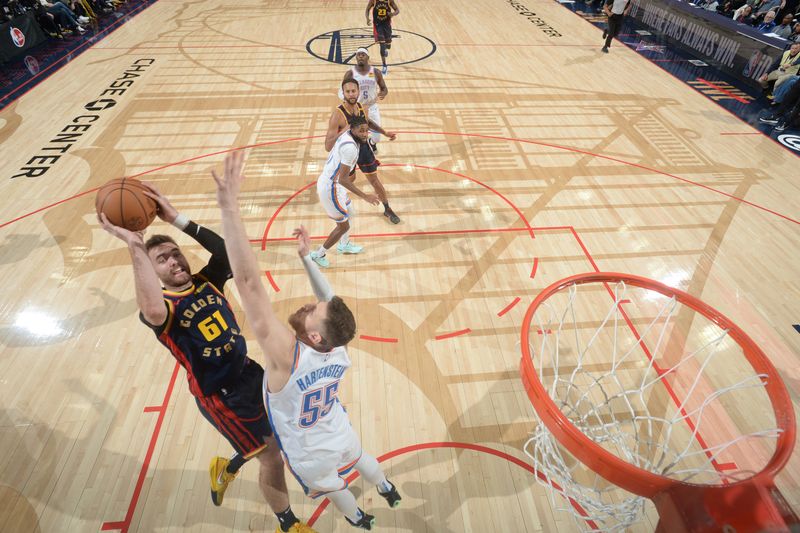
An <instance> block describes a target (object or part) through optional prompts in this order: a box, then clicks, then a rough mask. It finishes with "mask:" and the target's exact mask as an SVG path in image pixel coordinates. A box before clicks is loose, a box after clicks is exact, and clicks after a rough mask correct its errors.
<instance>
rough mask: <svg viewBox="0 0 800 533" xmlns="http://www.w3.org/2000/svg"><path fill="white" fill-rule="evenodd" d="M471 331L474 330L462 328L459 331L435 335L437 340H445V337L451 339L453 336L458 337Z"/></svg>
mask: <svg viewBox="0 0 800 533" xmlns="http://www.w3.org/2000/svg"><path fill="white" fill-rule="evenodd" d="M471 331H472V330H471V329H469V328H466V329H460V330H458V331H452V332H450V333H443V334H441V335H436V337H434V339H436V340H437V341H441V340H444V339H450V338H452V337H458V336H459V335H466V334H467V333H470V332H471Z"/></svg>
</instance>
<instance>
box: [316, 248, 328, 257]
mask: <svg viewBox="0 0 800 533" xmlns="http://www.w3.org/2000/svg"><path fill="white" fill-rule="evenodd" d="M326 253H328V250H326V249H325V247H324V246H320V247H319V250H317V251H316V252H314V255H315V256H317V257H324V256H325V254H326Z"/></svg>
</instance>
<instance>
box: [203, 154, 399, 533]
mask: <svg viewBox="0 0 800 533" xmlns="http://www.w3.org/2000/svg"><path fill="white" fill-rule="evenodd" d="M243 162H244V158H243V155H242V152H234V153H231V154H228V155H227V156H226V157H225V172H224V174H223V175H222V176H218V175H217V174H216V172H213V171H212V174H213V176H214V181H215V182H216V184H217V203H218V204H219V206H220V210H221V212H222V229H223V234H224V236H225V248H226V250H227V252H228V259H229V261H230V265H231V270H232V271H233V279H234V281H235V282H236V287H237V288H238V289H239V294H240V297H241V303H242V307H243V308H244V311H245V313H246V314H247V319H248V322H249V324H250V327H251V328H252V330H253V334H254V336H255V338H256V340H258V344H259V346H260V347H261V351H262V352H263V353H264V356H265V360H264V363H265V364H264V367H265V374H264V397H265V403H266V406H267V415H268V417H269V420H270V424H272V429H273V432H274V434H275V436H276V439H277V441H278V444H279V446H280V447H281V450H282V452H283V454H284V459H285V461H286V463H287V465H288V466H289V469H290V470H291V471H292V473H293V474H295V477H297V479H298V481H299V482H300V484H301V485H302V486H303V488H304V490H305V491H306V493H307V494H309V495H311V496H312V497H318V496H321V495H323V494H324V495H326V496H327V497H328V498H329V499H330V500H331V501H332V502H333V503H334V505H335V506H336V507H337V508H338V509H339V510H340V511H341V512H342V513H343V514H344V515H345V518H346V519H347V521H348V522H349V523H350V524H351V525H353V526H355V527H358V528H361V529H366V530H370V529H372V526H373V524H374V522H375V517H374V516H372V515H369V514H366V513H365V512H364V511H362V510H361V509H359V508H358V504H357V503H356V499H355V496H353V494H352V493H351V492H350V491H349V490H348V489H347V482H346V481H345V480H344V479H343V478H342V475H343V474H344V472H346V471H347V470H349V469H351V468H355V469H356V470H358V472H359V473H360V474H361V475H362V476H363V477H364V479H366V480H367V481H369V482H370V483H373V484H375V485H376V486H377V487H378V494H380V495H381V496H382V497H383V498H384V499H385V500H386V501H387V502H388V503H389V505H390V506H392V507H395V506H397V505H398V504H399V503H400V500H401V497H400V494H399V493H398V492H397V489H396V488H395V486H394V485H393V484H392V483H390V482H389V481H388V480H387V479H386V476H385V475H384V474H383V472H382V471H381V468H380V465H379V464H378V462H377V461H376V460H375V458H374V457H372V456H371V455H369V454H368V453H365V452H364V451H363V450H362V449H361V443H360V441H359V439H358V436H357V435H356V434H355V431H353V428H352V427H351V426H350V421H349V420H348V418H347V413H345V411H344V408H343V407H342V405H341V404H340V403H339V400H338V391H339V383H340V380H341V379H342V378H343V376H344V373H345V371H346V370H347V369H348V368H349V367H350V364H351V363H350V358H349V357H348V355H347V351H346V350H345V345H346V344H347V343H348V342H350V341H351V340H352V339H353V337H355V331H356V323H355V318H354V317H353V313H352V312H351V311H350V309H349V308H348V307H347V304H345V303H344V301H343V300H342V299H341V298H339V297H338V296H334V294H333V291H332V289H331V287H330V285H328V282H327V280H326V279H325V277H324V276H323V275H322V273H321V272H320V270H319V269H318V268H317V265H316V264H315V263H314V262H313V261H312V260H311V254H310V253H309V252H310V247H311V240H310V238H309V236H308V232H307V231H306V230H305V228H303V227H302V226H301V227H300V228H298V229H296V230H295V231H294V235H295V237H296V238H297V251H298V253H299V255H300V258H301V261H302V263H303V267H304V268H305V270H306V273H307V274H308V277H309V280H310V282H311V288H312V290H313V291H314V294H315V295H316V297H317V299H318V300H317V301H316V302H314V303H309V304H306V305H304V306H303V307H301V308H300V309H298V310H297V311H295V312H294V313H293V314H292V315H291V316H290V317H289V324H290V325H291V327H292V329H293V330H294V332H292V330H290V329H289V328H288V327H286V326H285V325H284V324H283V323H282V322H281V321H280V320H279V319H278V317H277V316H276V315H275V312H274V310H273V309H272V304H271V302H270V299H269V295H268V293H267V291H266V289H265V287H264V284H263V282H262V281H261V277H262V273H261V269H260V268H259V266H258V263H257V262H256V257H255V254H254V253H253V250H252V248H251V246H250V242H249V240H248V237H247V234H246V233H245V229H244V223H243V222H242V218H241V214H240V213H239V200H238V196H239V190H240V188H241V184H242V182H243V180H244V176H243V175H242V166H243Z"/></svg>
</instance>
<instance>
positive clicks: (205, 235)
mask: <svg viewBox="0 0 800 533" xmlns="http://www.w3.org/2000/svg"><path fill="white" fill-rule="evenodd" d="M142 185H144V186H145V187H147V189H148V191H145V195H147V196H149V197H150V198H152V199H153V200H155V202H156V204H158V211H157V213H158V217H159V218H160V219H161V220H163V221H164V222H167V223H168V224H172V225H173V226H175V227H176V228H178V229H179V230H181V231H182V232H184V233H185V234H186V235H188V236H190V237H191V238H193V239H194V240H196V241H197V243H198V244H200V246H202V247H203V248H205V249H206V250H207V251H208V252H209V253H210V254H211V259H209V261H208V266H206V268H204V269H203V271H202V273H203V274H204V275H205V277H206V278H207V279H208V280H209V281H210V282H211V283H213V284H214V285H215V286H216V287H217V288H218V289H219V290H222V288H223V286H224V285H225V282H226V281H227V280H229V279H230V278H231V277H232V276H233V272H232V271H231V265H230V262H229V261H228V252H227V251H226V250H225V241H224V240H223V239H222V237H220V236H219V235H217V234H216V233H214V232H213V231H211V230H210V229H208V228H206V227H204V226H201V225H200V224H198V223H196V222H194V221H193V220H189V218H188V217H187V216H186V215H183V214H180V213H178V211H177V209H175V208H174V207H173V206H172V203H170V201H169V200H168V199H167V197H166V196H164V195H163V194H161V191H159V190H158V189H157V188H156V187H155V185H153V184H152V183H145V182H142Z"/></svg>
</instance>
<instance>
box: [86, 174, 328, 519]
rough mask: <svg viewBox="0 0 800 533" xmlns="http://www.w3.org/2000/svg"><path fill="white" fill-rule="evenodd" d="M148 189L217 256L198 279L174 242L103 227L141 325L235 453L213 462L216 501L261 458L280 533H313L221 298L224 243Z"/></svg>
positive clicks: (253, 366) (226, 269)
mask: <svg viewBox="0 0 800 533" xmlns="http://www.w3.org/2000/svg"><path fill="white" fill-rule="evenodd" d="M147 187H148V191H149V193H148V194H147V196H150V197H151V198H153V199H154V200H155V201H156V203H157V204H158V216H159V217H160V218H162V219H163V220H165V221H167V222H170V223H171V224H173V225H174V226H176V227H177V228H179V229H181V230H183V232H184V233H185V234H187V235H189V236H191V237H192V238H193V239H194V240H196V241H197V242H198V243H199V244H200V245H201V246H202V247H203V248H205V249H206V250H207V251H208V252H210V253H211V258H210V259H209V261H208V263H207V264H206V265H205V266H204V267H203V268H202V269H201V270H200V271H199V272H197V273H196V274H193V273H192V271H191V268H190V267H189V261H188V260H187V259H186V257H185V256H184V255H183V252H182V251H181V249H180V247H179V246H178V245H177V244H176V242H175V241H174V240H173V239H172V237H169V236H167V235H153V236H151V237H150V238H149V239H147V241H146V242H145V241H144V239H143V235H142V234H141V233H137V232H131V231H128V230H126V229H124V228H119V227H116V226H113V225H111V224H110V223H109V222H108V219H107V218H105V217H104V216H101V220H100V221H101V223H102V224H103V228H104V229H105V230H106V231H108V232H109V233H111V234H112V235H114V236H115V237H118V238H120V239H122V240H123V241H125V242H126V243H127V244H128V251H129V253H130V255H131V261H132V263H133V272H134V280H135V287H136V300H137V304H138V305H139V309H140V313H139V318H140V320H141V321H142V322H144V323H145V324H146V325H147V326H149V327H150V328H151V329H152V330H153V332H154V333H155V335H156V337H157V338H158V340H159V342H161V344H163V345H164V346H165V347H166V348H167V349H168V350H169V351H170V353H171V354H172V356H173V357H174V358H175V359H177V361H178V362H179V363H180V364H181V366H182V367H183V368H184V369H185V370H186V377H187V379H188V381H189V390H190V391H191V393H192V395H193V396H194V397H195V401H196V403H197V406H198V407H199V408H200V411H201V413H202V414H203V416H204V417H205V418H206V419H207V420H208V421H209V422H210V423H211V424H212V425H213V426H214V427H215V428H216V429H217V431H219V432H220V433H221V434H222V435H223V436H224V437H225V438H226V439H227V440H228V442H230V444H231V446H233V448H234V449H235V450H236V453H235V454H234V455H233V457H232V458H230V459H227V458H224V457H215V458H214V459H212V461H211V467H210V469H209V474H210V482H211V498H212V501H213V503H214V504H215V505H221V504H222V499H223V496H224V494H225V490H226V488H227V487H228V484H229V483H230V482H231V481H232V480H233V479H234V477H235V476H236V474H237V473H238V471H239V469H240V468H241V467H242V465H243V464H244V463H245V462H246V461H247V460H249V459H251V458H254V457H258V461H259V463H260V464H261V475H260V476H259V482H260V483H259V484H260V485H261V488H262V492H263V494H264V496H265V499H266V500H267V503H268V504H269V505H270V507H271V508H272V510H273V511H274V512H275V514H276V516H277V517H278V521H279V523H280V526H279V528H278V531H283V532H294V533H303V532H306V533H308V532H311V531H313V530H312V529H311V528H309V527H308V526H306V525H305V524H303V523H301V522H300V521H299V520H298V519H297V517H295V516H294V514H293V513H292V511H291V508H290V506H289V497H288V492H287V489H286V481H285V476H284V473H283V464H282V461H281V457H280V455H279V453H278V447H277V443H276V442H275V438H274V437H273V436H272V431H271V428H270V427H269V423H268V421H267V416H266V413H265V411H264V407H263V403H262V398H261V383H262V381H263V378H264V370H263V369H262V367H261V365H259V364H258V363H257V362H255V361H253V360H252V359H250V358H249V357H248V356H247V344H246V343H245V339H244V337H242V334H241V329H240V327H239V324H238V323H237V321H236V316H234V314H233V310H232V309H231V306H230V304H229V303H228V300H227V299H226V298H225V294H224V293H223V292H222V291H223V287H224V286H225V282H226V281H228V279H230V278H231V277H232V272H231V266H230V263H229V261H228V255H227V253H226V251H225V242H224V241H223V240H222V238H221V237H220V236H219V235H217V234H216V233H214V232H213V231H211V230H209V229H207V228H204V227H203V226H200V225H199V224H197V223H195V222H192V221H191V220H189V219H188V218H186V217H185V216H183V215H180V214H178V212H177V211H176V210H175V208H174V207H172V205H171V204H170V202H169V201H168V200H167V199H166V198H165V197H164V196H163V195H161V194H160V193H159V192H158V191H157V190H156V189H155V188H153V187H152V186H149V185H147ZM270 444H272V445H270Z"/></svg>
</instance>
